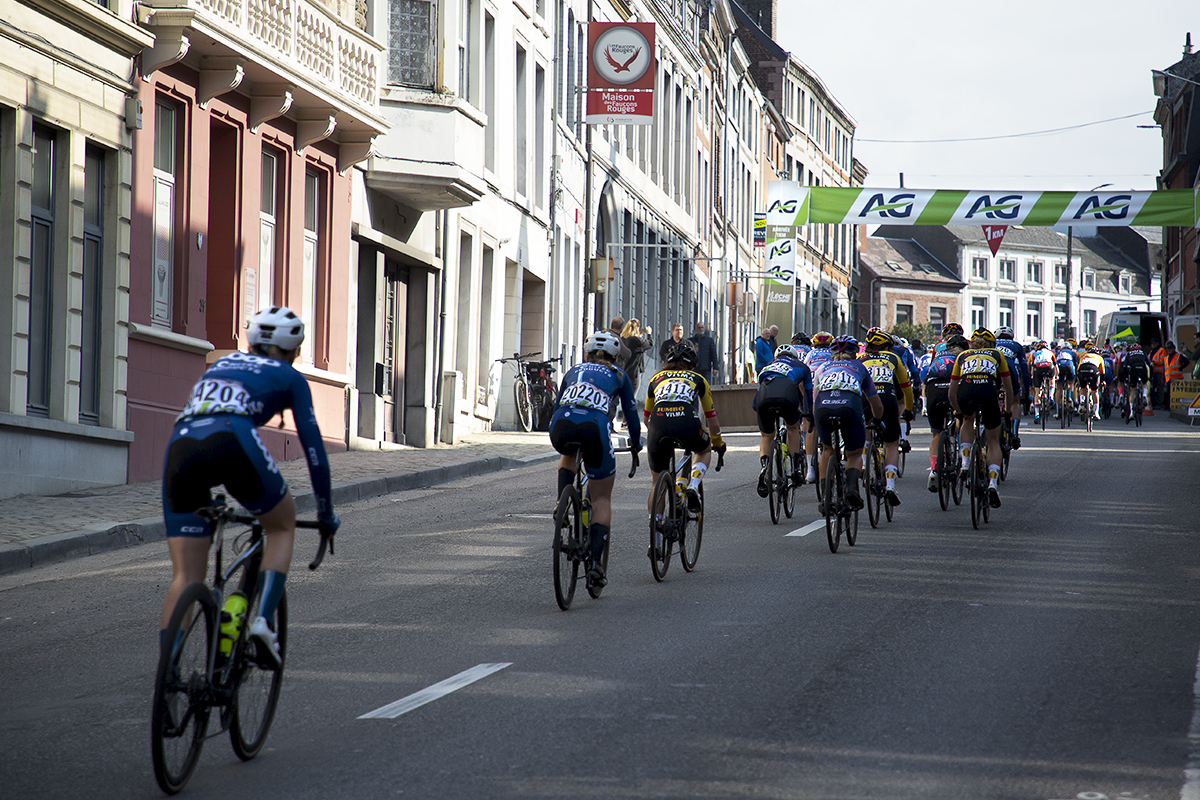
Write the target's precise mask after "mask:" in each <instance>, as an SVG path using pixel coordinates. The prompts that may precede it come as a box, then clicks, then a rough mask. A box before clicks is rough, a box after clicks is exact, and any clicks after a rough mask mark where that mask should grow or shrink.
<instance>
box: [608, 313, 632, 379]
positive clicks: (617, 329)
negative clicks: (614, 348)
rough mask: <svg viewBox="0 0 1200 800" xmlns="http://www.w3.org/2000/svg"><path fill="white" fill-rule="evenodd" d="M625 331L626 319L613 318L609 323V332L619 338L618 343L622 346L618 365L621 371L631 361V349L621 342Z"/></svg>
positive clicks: (618, 356) (618, 355) (618, 354)
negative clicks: (622, 332) (622, 333)
mask: <svg viewBox="0 0 1200 800" xmlns="http://www.w3.org/2000/svg"><path fill="white" fill-rule="evenodd" d="M624 329H625V318H624V317H621V316H616V317H613V318H612V320H611V321H610V322H609V323H608V332H609V333H611V334H612V335H613V336H616V337H617V342H618V343H619V344H620V345H621V350H620V352H619V353H617V361H616V365H617V367H619V368H620V369H625V363H626V362H627V361H629V348H628V347H626V346H625V343H624V342H623V341H621V331H622V330H624Z"/></svg>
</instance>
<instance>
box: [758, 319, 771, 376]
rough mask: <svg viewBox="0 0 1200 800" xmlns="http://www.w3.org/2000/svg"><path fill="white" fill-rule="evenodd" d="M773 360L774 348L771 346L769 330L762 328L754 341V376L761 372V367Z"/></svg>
mask: <svg viewBox="0 0 1200 800" xmlns="http://www.w3.org/2000/svg"><path fill="white" fill-rule="evenodd" d="M774 358H775V348H774V347H772V346H771V329H770V328H763V329H762V331H760V332H759V334H758V337H757V338H756V339H755V340H754V374H755V376H757V375H758V373H760V372H762V371H763V367H765V366H766V365H767V364H770V363H771V361H772V360H773V359H774Z"/></svg>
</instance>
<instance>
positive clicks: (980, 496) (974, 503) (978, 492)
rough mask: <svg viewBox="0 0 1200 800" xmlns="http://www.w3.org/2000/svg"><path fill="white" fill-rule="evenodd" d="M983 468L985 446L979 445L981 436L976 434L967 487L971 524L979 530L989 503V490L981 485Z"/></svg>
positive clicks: (972, 444) (972, 446)
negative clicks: (980, 477) (980, 475)
mask: <svg viewBox="0 0 1200 800" xmlns="http://www.w3.org/2000/svg"><path fill="white" fill-rule="evenodd" d="M982 469H983V448H982V447H980V445H979V438H978V436H976V438H975V441H974V442H972V443H971V469H970V470H968V472H967V481H968V483H969V486H968V487H967V489H968V491H969V492H970V500H971V526H972V527H974V528H975V530H979V524H980V523H981V522H982V521H983V507H984V506H985V505H986V504H987V492H986V491H985V490H984V488H983V486H982V485H980V480H979V473H980V471H981V470H982Z"/></svg>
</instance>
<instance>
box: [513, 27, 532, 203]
mask: <svg viewBox="0 0 1200 800" xmlns="http://www.w3.org/2000/svg"><path fill="white" fill-rule="evenodd" d="M527 60H528V57H527V56H526V54H525V48H523V47H521V46H520V45H518V46H517V61H516V68H517V85H516V88H515V91H514V92H513V94H514V95H515V98H516V112H515V113H516V119H515V120H513V130H514V132H515V133H516V135H515V136H514V137H513V138H514V139H515V140H516V142H515V143H516V153H515V156H516V164H515V165H514V166H515V172H516V177H517V194H519V195H521V196H525V195H527V194H528V193H529V187H528V185H527V184H528V181H529V175H528V166H529V141H528V136H527V135H526V134H527V132H528V130H529V115H528V113H527V112H526V104H527V103H528V96H527V92H526V90H525V65H526V62H527Z"/></svg>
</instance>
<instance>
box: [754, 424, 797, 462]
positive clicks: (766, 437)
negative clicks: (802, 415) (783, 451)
mask: <svg viewBox="0 0 1200 800" xmlns="http://www.w3.org/2000/svg"><path fill="white" fill-rule="evenodd" d="M789 432H790V430H789ZM774 438H775V437H774V436H773V435H772V434H769V433H764V434H763V435H762V438H761V439H759V440H758V460H759V461H762V460H763V459H764V458H766V457H767V456H768V455H770V453H771V440H772V439H774ZM791 447H792V440H791V437H790V436H789V437H788V449H791ZM793 452H795V451H793Z"/></svg>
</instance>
